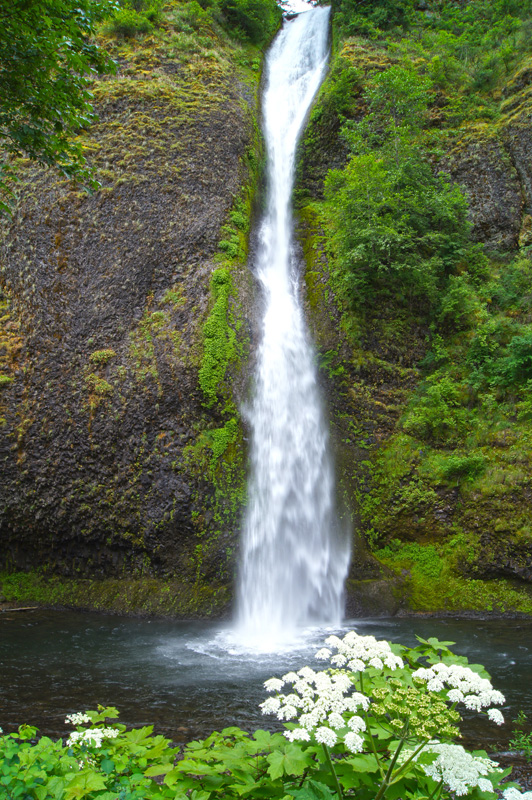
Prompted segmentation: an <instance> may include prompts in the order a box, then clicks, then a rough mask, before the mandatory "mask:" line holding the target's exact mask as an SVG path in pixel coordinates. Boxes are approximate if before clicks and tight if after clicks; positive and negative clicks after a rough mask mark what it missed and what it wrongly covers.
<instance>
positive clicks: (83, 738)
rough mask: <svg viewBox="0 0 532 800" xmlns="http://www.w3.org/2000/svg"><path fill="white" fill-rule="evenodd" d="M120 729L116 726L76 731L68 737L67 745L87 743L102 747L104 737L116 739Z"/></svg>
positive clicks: (91, 745)
mask: <svg viewBox="0 0 532 800" xmlns="http://www.w3.org/2000/svg"><path fill="white" fill-rule="evenodd" d="M119 733H120V731H119V730H117V729H116V728H91V729H89V730H86V731H74V732H73V733H71V734H70V736H69V737H68V739H67V746H68V747H72V746H73V745H81V744H87V745H88V746H89V747H101V746H102V741H103V740H104V739H115V738H116V737H117V736H118V734H119Z"/></svg>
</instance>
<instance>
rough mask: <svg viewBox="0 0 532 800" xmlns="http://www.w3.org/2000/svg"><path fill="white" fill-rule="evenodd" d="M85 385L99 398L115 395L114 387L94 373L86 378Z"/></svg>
mask: <svg viewBox="0 0 532 800" xmlns="http://www.w3.org/2000/svg"><path fill="white" fill-rule="evenodd" d="M85 383H86V384H87V386H88V388H89V390H90V391H91V392H92V393H93V394H95V395H97V396H98V397H106V396H108V395H110V394H112V393H113V387H112V386H111V384H110V383H108V382H107V381H105V380H104V379H103V378H100V377H99V376H98V375H95V373H94V372H91V373H89V374H88V375H86V376H85Z"/></svg>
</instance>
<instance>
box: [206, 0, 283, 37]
mask: <svg viewBox="0 0 532 800" xmlns="http://www.w3.org/2000/svg"><path fill="white" fill-rule="evenodd" d="M218 3H219V7H220V10H221V12H222V15H223V19H224V21H225V24H226V26H227V27H228V28H229V29H230V30H231V32H232V33H233V34H238V35H239V36H241V37H242V38H243V39H247V40H248V41H250V42H251V43H252V44H264V43H265V42H266V41H267V40H268V39H270V38H271V36H272V35H273V33H274V32H275V31H276V29H277V28H278V27H279V24H280V22H281V9H280V7H279V6H278V5H277V3H276V2H275V0H218Z"/></svg>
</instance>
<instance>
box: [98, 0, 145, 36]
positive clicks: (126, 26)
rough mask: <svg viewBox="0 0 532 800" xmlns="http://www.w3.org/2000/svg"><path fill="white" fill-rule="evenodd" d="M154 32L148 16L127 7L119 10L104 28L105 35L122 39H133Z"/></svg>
mask: <svg viewBox="0 0 532 800" xmlns="http://www.w3.org/2000/svg"><path fill="white" fill-rule="evenodd" d="M152 30H153V24H152V22H151V20H150V19H149V18H148V16H147V15H146V14H143V13H141V12H139V11H136V10H135V9H134V8H127V7H126V8H118V9H117V10H116V11H115V13H114V14H113V16H112V17H111V18H110V19H109V20H108V21H107V22H106V24H105V26H104V31H105V33H107V34H111V35H113V36H118V37H119V38H122V39H133V38H134V37H135V36H139V35H141V34H144V33H150V31H152Z"/></svg>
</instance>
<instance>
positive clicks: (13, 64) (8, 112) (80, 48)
mask: <svg viewBox="0 0 532 800" xmlns="http://www.w3.org/2000/svg"><path fill="white" fill-rule="evenodd" d="M113 7H114V3H113V2H112V0H0V210H3V211H6V210H8V205H7V202H6V200H7V196H8V182H9V180H10V178H13V177H14V175H15V172H14V166H13V156H15V157H16V156H25V157H28V158H30V159H33V160H35V161H38V162H39V163H41V164H46V165H50V166H51V165H55V166H58V167H59V168H60V169H61V170H62V172H63V173H64V174H65V175H68V176H71V177H75V178H77V179H80V180H84V181H87V182H88V183H89V184H90V182H91V178H90V172H89V170H88V169H87V166H86V163H85V159H84V157H83V153H82V146H81V144H80V143H79V142H76V141H74V140H73V139H72V134H73V133H75V132H76V131H77V130H78V129H79V128H81V127H83V126H84V125H87V124H89V123H90V121H91V120H92V119H93V117H94V112H93V108H92V104H91V92H90V84H91V81H92V78H93V76H94V74H95V73H104V72H106V71H109V70H111V69H112V67H113V63H112V61H111V60H110V59H109V57H108V56H107V55H106V54H105V53H103V52H102V50H101V49H100V48H99V47H98V46H97V44H96V43H95V42H94V41H93V40H92V39H91V36H92V34H93V32H94V27H95V24H96V22H97V21H98V20H99V19H101V18H102V17H103V16H104V14H105V13H107V12H108V11H109V10H110V9H112V8H113Z"/></svg>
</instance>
